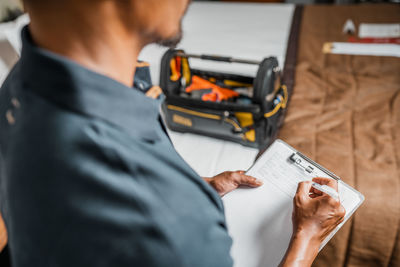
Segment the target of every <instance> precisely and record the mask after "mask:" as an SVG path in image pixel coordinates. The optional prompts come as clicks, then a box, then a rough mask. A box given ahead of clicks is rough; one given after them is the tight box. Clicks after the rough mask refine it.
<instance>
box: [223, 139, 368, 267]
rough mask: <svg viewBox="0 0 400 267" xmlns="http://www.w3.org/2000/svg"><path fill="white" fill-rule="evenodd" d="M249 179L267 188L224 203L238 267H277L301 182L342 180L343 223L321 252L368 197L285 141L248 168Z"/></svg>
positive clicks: (241, 192)
mask: <svg viewBox="0 0 400 267" xmlns="http://www.w3.org/2000/svg"><path fill="white" fill-rule="evenodd" d="M247 174H248V175H251V176H253V177H256V178H258V179H261V180H262V181H263V182H264V184H263V185H262V186H261V187H259V188H255V189H246V188H239V189H237V190H235V191H233V192H231V193H229V194H227V195H226V196H224V197H223V202H224V206H225V215H226V221H227V225H228V231H229V233H230V235H231V237H232V239H233V245H232V250H231V255H232V257H233V260H234V266H235V267H261V266H262V267H276V266H278V265H279V263H280V262H281V260H282V258H283V257H284V254H285V252H286V250H287V247H288V245H289V242H290V238H291V235H292V232H293V231H292V211H293V197H294V195H295V193H296V190H297V185H298V183H299V182H301V181H306V180H312V178H314V177H327V178H332V179H335V180H337V182H338V191H339V200H340V202H341V204H342V205H343V207H344V208H345V209H346V215H345V217H344V221H343V222H342V223H341V224H340V225H338V226H337V227H336V228H335V230H334V231H332V232H331V233H330V234H329V236H327V237H326V238H325V240H324V241H323V242H322V244H321V246H320V250H321V249H322V248H323V247H324V246H325V245H326V244H327V243H328V242H329V240H330V239H331V238H332V237H333V236H334V235H335V234H336V232H337V231H339V229H340V228H341V227H342V226H343V225H344V224H345V223H346V221H347V220H348V219H349V218H350V217H351V216H352V215H353V213H354V212H355V211H356V210H357V209H358V208H359V207H360V205H361V204H362V203H363V201H364V196H363V195H362V194H361V193H360V192H358V191H357V190H355V189H354V188H352V187H351V186H349V185H348V184H346V183H345V182H343V181H342V180H341V179H340V177H338V176H337V175H335V174H334V173H333V172H331V171H329V170H327V169H326V168H324V167H323V166H321V165H319V164H318V163H316V162H314V161H313V160H311V159H309V158H308V157H307V156H305V155H303V154H302V153H301V152H299V151H297V150H295V149H294V148H292V147H291V146H289V145H288V144H286V143H285V142H284V141H282V140H279V139H278V140H276V141H275V142H274V143H273V144H272V145H271V146H270V147H269V148H268V149H267V150H266V151H265V152H264V154H262V155H261V156H260V158H259V159H258V160H257V161H256V162H255V163H254V164H253V166H251V167H250V168H249V170H248V171H247Z"/></svg>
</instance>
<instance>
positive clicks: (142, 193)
mask: <svg viewBox="0 0 400 267" xmlns="http://www.w3.org/2000/svg"><path fill="white" fill-rule="evenodd" d="M66 135H68V133H66ZM78 137H79V138H73V140H72V141H71V140H69V139H68V138H67V140H65V139H63V140H61V141H60V140H46V141H44V142H42V143H41V145H40V147H36V149H32V147H31V149H30V150H29V151H25V153H24V156H21V154H19V157H14V160H13V161H12V162H10V164H11V166H10V168H9V170H10V173H9V174H8V175H9V176H10V177H12V179H10V182H9V184H8V185H7V190H8V192H9V196H8V198H9V218H10V229H9V231H10V236H11V242H10V251H11V255H12V261H13V266H16V267H21V266H58V267H64V266H65V267H66V266H97V267H101V266H119V267H124V266H148V267H151V266H166V264H167V265H168V266H182V263H181V262H179V257H177V256H176V255H175V250H174V248H173V245H172V242H170V240H168V237H167V236H166V235H164V234H163V232H162V231H161V230H160V227H159V223H160V222H157V221H155V220H154V219H153V217H152V214H151V209H150V208H149V207H150V206H151V205H156V203H153V202H154V201H153V200H152V199H153V196H152V193H151V192H149V190H148V188H147V187H146V186H144V185H143V183H142V182H141V177H140V173H133V174H132V173H129V172H128V171H127V168H126V166H124V165H123V164H122V163H121V161H120V160H119V158H118V156H117V155H116V153H115V152H114V151H113V150H112V149H109V148H107V146H106V145H103V144H102V140H101V139H96V138H98V137H96V136H94V137H90V136H89V137H88V136H78ZM50 139H51V138H50ZM94 139H95V141H94ZM74 140H77V141H74ZM60 142H61V144H60ZM33 151H34V152H33Z"/></svg>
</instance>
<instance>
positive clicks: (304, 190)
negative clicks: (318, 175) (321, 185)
mask: <svg viewBox="0 0 400 267" xmlns="http://www.w3.org/2000/svg"><path fill="white" fill-rule="evenodd" d="M311 185H312V182H310V181H304V182H300V183H299V185H298V186H297V194H300V195H303V196H308V195H309V193H310V189H311Z"/></svg>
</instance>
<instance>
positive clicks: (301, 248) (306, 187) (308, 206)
mask: <svg viewBox="0 0 400 267" xmlns="http://www.w3.org/2000/svg"><path fill="white" fill-rule="evenodd" d="M313 181H314V182H316V183H319V184H321V185H324V184H325V185H328V186H330V187H332V188H334V189H335V190H336V191H337V182H336V181H335V180H333V179H329V178H314V179H313ZM311 185H312V182H302V183H299V186H298V188H297V193H296V196H295V197H294V199H293V205H294V211H293V236H292V240H291V244H290V246H289V248H288V250H287V252H286V255H285V258H284V259H283V261H282V263H281V266H282V267H289V266H290V267H292V266H298V267H300V266H301V267H305V266H307V267H308V266H311V264H312V262H313V261H314V259H315V257H316V256H317V254H318V248H319V246H320V244H321V242H322V241H323V240H324V239H325V237H327V236H328V234H329V233H331V232H332V230H333V229H335V228H336V226H338V225H339V224H340V223H341V222H342V221H343V219H344V215H345V209H344V208H343V206H342V205H341V204H340V202H339V200H336V199H334V198H332V197H330V196H329V195H327V194H325V193H322V192H321V191H319V190H317V189H315V188H313V187H312V186H311Z"/></svg>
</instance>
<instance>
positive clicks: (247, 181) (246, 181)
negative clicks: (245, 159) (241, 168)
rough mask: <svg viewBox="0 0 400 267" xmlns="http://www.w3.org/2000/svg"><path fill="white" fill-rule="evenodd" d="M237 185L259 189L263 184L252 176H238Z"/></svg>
mask: <svg viewBox="0 0 400 267" xmlns="http://www.w3.org/2000/svg"><path fill="white" fill-rule="evenodd" d="M237 182H238V184H239V185H246V186H250V187H259V186H261V185H262V184H263V182H262V181H261V180H258V179H256V178H254V177H252V176H248V175H245V174H240V178H239V181H237Z"/></svg>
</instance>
